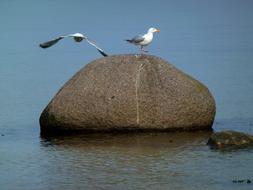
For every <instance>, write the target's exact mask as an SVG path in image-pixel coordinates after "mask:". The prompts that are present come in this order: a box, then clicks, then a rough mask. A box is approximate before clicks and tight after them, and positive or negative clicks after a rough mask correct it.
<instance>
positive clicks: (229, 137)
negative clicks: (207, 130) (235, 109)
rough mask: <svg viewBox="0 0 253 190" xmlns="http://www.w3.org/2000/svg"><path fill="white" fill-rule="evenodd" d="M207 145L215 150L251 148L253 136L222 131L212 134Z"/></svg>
mask: <svg viewBox="0 0 253 190" xmlns="http://www.w3.org/2000/svg"><path fill="white" fill-rule="evenodd" d="M207 144H208V145H209V146H211V147H212V148H215V149H237V148H244V147H249V146H252V147H253V136H252V135H248V134H245V133H241V132H237V131H222V132H217V133H214V134H212V136H211V137H210V138H209V140H208V142H207Z"/></svg>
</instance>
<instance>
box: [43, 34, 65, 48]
mask: <svg viewBox="0 0 253 190" xmlns="http://www.w3.org/2000/svg"><path fill="white" fill-rule="evenodd" d="M63 38H64V36H60V37H58V38H55V39H53V40H50V41H47V42H44V43H42V44H40V47H41V48H49V47H51V46H53V45H54V44H56V43H57V42H58V41H60V40H61V39H63Z"/></svg>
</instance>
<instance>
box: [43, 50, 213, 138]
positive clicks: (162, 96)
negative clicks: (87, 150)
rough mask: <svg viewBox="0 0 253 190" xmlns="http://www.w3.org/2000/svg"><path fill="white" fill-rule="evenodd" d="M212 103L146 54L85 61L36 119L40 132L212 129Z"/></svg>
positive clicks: (202, 91) (170, 67)
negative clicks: (37, 119)
mask: <svg viewBox="0 0 253 190" xmlns="http://www.w3.org/2000/svg"><path fill="white" fill-rule="evenodd" d="M214 116H215V101H214V98H213V97H212V95H211V93H210V92H209V90H208V89H207V88H206V87H205V86H204V85H203V84H201V83H200V82H199V81H197V80H195V79H193V78H192V77H190V76H189V75H187V74H185V73H183V72H182V71H180V70H178V69H176V68H175V67H174V66H173V65H171V64H169V63H168V62H166V61H164V60H162V59H160V58H158V57H154V56H150V55H116V56H109V57H106V58H101V59H98V60H95V61H93V62H91V63H89V64H87V65H86V66H85V67H84V68H83V69H81V70H80V71H79V72H78V73H76V74H75V75H74V76H73V77H72V78H71V79H70V80H69V81H68V82H67V83H66V84H65V85H64V86H63V87H62V88H61V90H60V91H59V92H58V93H57V94H56V95H55V97H54V98H53V99H52V100H51V102H50V103H49V104H48V106H47V107H46V108H45V110H44V111H43V113H42V114H41V117H40V125H41V132H42V133H52V132H53V133H59V132H62V131H65V132H71V131H121V130H143V131H146V130H202V129H211V126H212V123H213V120H214Z"/></svg>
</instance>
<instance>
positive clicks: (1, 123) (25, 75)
mask: <svg viewBox="0 0 253 190" xmlns="http://www.w3.org/2000/svg"><path fill="white" fill-rule="evenodd" d="M252 9H253V2H252V1H251V0H244V1H239V0H219V1H218V0H213V1H207V0H179V1H176V0H175V1H172V0H168V1H148V2H147V1H132V0H129V1H116V0H115V1H112V0H111V1H101V2H100V1H68V2H67V1H58V0H54V1H49V0H45V1H37V2H36V1H28V0H27V1H18V0H8V1H7V0H2V1H0V23H1V25H0V34H1V35H0V52H1V56H0V90H1V93H0V108H1V111H0V176H1V177H0V189H45V188H48V189H60V188H66V189H84V188H85V189H120V188H121V189H176V188H178V189H240V190H241V189H251V188H253V186H252V184H234V183H232V180H233V179H238V178H240V179H241V178H242V179H248V178H249V179H252V178H253V177H252V174H253V170H252V168H253V160H252V156H253V154H252V151H251V150H243V151H239V152H230V153H221V152H216V151H212V150H210V149H209V148H208V147H207V146H206V145H205V143H206V140H207V138H208V136H209V134H196V135H193V134H187V135H185V134H139V135H134V134H132V135H130V134H128V135H123V137H122V136H109V137H108V136H92V137H89V136H88V137H86V136H84V137H76V138H73V137H72V138H55V139H43V138H40V135H39V123H38V118H39V116H40V113H41V111H42V110H43V109H44V107H45V106H46V105H47V103H48V102H49V101H50V99H51V98H52V97H53V96H54V94H55V93H56V92H57V91H58V90H59V88H60V87H61V86H62V85H63V84H64V83H65V82H66V81H67V80H68V79H69V78H70V77H71V76H72V75H74V74H75V73H76V72H77V71H78V70H79V69H80V68H82V67H83V66H85V64H87V63H89V62H90V61H92V60H94V59H97V58H100V57H101V56H100V55H99V54H98V53H97V52H96V51H95V50H94V49H93V48H92V47H90V46H88V44H86V43H74V42H73V41H72V40H70V39H66V40H62V41H61V42H59V44H57V45H55V46H53V47H51V48H49V49H46V50H44V49H40V48H39V46H38V44H39V43H41V42H44V41H46V40H49V39H51V38H54V37H56V36H58V35H64V34H69V33H75V32H80V33H84V34H86V35H87V36H88V37H90V38H91V39H93V40H95V41H96V42H97V44H99V45H100V46H101V47H102V48H103V49H104V50H105V51H106V52H107V53H109V54H125V53H136V52H138V49H137V47H134V46H132V45H130V44H127V43H126V42H124V41H123V40H124V39H126V38H130V37H132V36H134V35H135V34H138V33H144V32H146V30H147V29H148V28H149V27H151V26H154V27H157V28H160V29H161V32H160V33H159V34H156V35H155V38H154V41H153V43H152V44H151V45H150V46H149V47H148V50H149V53H150V54H152V55H156V56H159V57H162V58H163V59H165V60H168V61H169V62H170V63H172V64H174V65H175V66H176V67H177V68H179V69H181V70H183V71H184V72H186V73H188V74H190V75H191V76H193V77H194V78H196V79H198V80H200V81H201V82H203V83H204V84H205V85H206V86H207V87H208V88H209V89H210V91H211V92H212V94H213V95H214V97H215V100H216V105H217V114H216V119H215V123H214V126H213V128H214V130H216V131H219V130H225V129H230V130H239V131H243V132H248V133H253V132H252V127H253V115H252V113H253V101H252V100H253V64H252V63H253V35H252V34H253V22H252V19H253V11H252ZM169 139H172V141H173V142H170V140H169ZM175 139H179V140H180V141H175Z"/></svg>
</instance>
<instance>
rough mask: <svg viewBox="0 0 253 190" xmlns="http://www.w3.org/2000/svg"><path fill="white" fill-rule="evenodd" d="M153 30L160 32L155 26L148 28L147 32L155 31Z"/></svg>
mask: <svg viewBox="0 0 253 190" xmlns="http://www.w3.org/2000/svg"><path fill="white" fill-rule="evenodd" d="M155 32H160V30H159V29H157V28H153V27H152V28H150V29H148V33H155Z"/></svg>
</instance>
